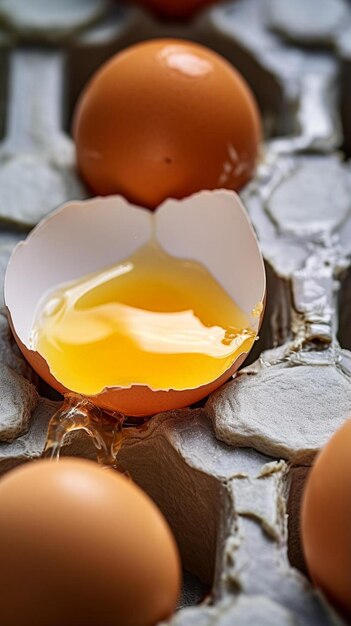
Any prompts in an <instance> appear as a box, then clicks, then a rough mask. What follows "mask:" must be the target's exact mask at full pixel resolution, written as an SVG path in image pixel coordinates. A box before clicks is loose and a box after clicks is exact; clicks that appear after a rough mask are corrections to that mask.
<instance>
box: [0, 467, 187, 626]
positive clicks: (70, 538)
mask: <svg viewBox="0 0 351 626" xmlns="http://www.w3.org/2000/svg"><path fill="white" fill-rule="evenodd" d="M0 509H1V516H0V537H1V568H0V606H1V623H2V624H3V625H4V626H34V625H35V626H63V625H64V624H66V625H73V624H74V625H76V626H154V624H156V623H158V622H159V621H160V620H163V619H165V618H167V617H168V616H169V615H170V614H171V613H172V612H173V611H174V609H175V606H176V602H177V598H178V594H179V588H180V561H179V556H178V551H177V548H176V544H175V541H174V539H173V536H172V534H171V531H170V529H169V527H168V525H167V523H166V521H165V519H164V518H163V516H162V514H161V513H160V511H159V510H158V509H157V507H156V505H155V504H154V503H153V502H152V501H151V500H150V499H149V497H148V496H146V494H144V493H143V492H142V491H141V490H140V489H139V487H137V486H136V485H135V484H134V483H133V482H132V481H130V480H128V479H127V478H125V477H124V476H122V475H120V474H118V473H117V472H114V471H113V470H104V469H102V468H101V467H99V466H98V465H96V464H95V463H92V462H90V461H82V460H78V459H63V460H60V462H59V463H56V462H53V461H49V460H41V461H36V462H31V463H29V464H26V465H23V466H21V467H20V468H18V469H15V470H14V471H12V472H10V473H8V474H7V475H6V476H5V477H4V478H2V479H1V481H0Z"/></svg>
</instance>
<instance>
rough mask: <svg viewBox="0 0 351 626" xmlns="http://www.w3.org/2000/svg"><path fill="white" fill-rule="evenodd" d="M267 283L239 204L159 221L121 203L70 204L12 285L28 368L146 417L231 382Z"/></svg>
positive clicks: (199, 204) (221, 200) (28, 250)
mask: <svg viewBox="0 0 351 626" xmlns="http://www.w3.org/2000/svg"><path fill="white" fill-rule="evenodd" d="M264 299H265V272H264V265H263V260H262V256H261V253H260V250H259V247H258V243H257V240H256V237H255V234H254V232H253V229H252V227H251V224H250V222H249V219H248V216H247V214H246V211H245V209H244V208H243V206H242V204H241V202H240V200H239V197H238V196H237V195H236V194H235V192H231V191H213V192H210V191H204V192H200V193H197V194H195V195H193V196H191V197H189V198H187V199H185V200H173V199H172V200H167V201H166V202H165V203H163V204H162V205H161V206H160V207H159V208H158V209H157V210H156V211H155V212H154V213H151V212H150V211H148V210H147V209H144V208H141V207H137V206H133V205H131V204H129V203H128V202H127V201H126V200H125V199H124V198H122V197H121V196H110V197H107V198H94V199H91V200H86V201H83V202H69V203H68V204H66V205H64V206H63V207H61V208H60V209H58V210H57V211H56V212H54V213H53V214H51V215H50V216H49V217H48V218H46V219H45V220H43V221H42V222H41V223H40V224H39V225H38V226H37V227H36V228H35V229H34V230H33V231H32V233H31V234H30V235H29V236H28V238H27V239H26V241H25V242H21V243H20V244H19V245H18V246H17V247H16V249H15V251H14V252H13V255H12V257H11V259H10V262H9V265H8V269H7V273H6V278H5V301H6V305H7V308H8V312H9V317H10V322H11V325H12V328H13V331H14V334H15V337H16V340H17V342H18V345H19V347H20V348H21V350H22V352H23V354H24V356H25V357H26V359H27V360H28V361H29V363H30V364H31V365H32V367H33V368H34V370H35V371H36V372H37V373H38V374H39V375H40V376H41V377H42V378H43V379H44V380H46V382H48V383H49V384H50V385H52V387H54V388H55V389H57V390H58V391H60V392H62V393H64V392H65V391H67V390H69V391H72V392H75V393H79V394H82V395H84V396H86V397H89V398H91V399H92V401H93V402H94V403H95V404H96V405H97V406H100V407H102V408H103V409H105V410H108V411H120V412H122V413H124V414H125V415H130V416H135V417H142V416H147V415H152V414H155V413H157V412H160V411H163V410H168V409H175V408H180V407H185V406H188V405H191V404H193V403H195V402H197V401H199V400H201V399H203V398H204V397H206V396H207V395H208V394H209V393H211V392H212V391H214V390H215V389H217V388H218V387H219V386H220V385H221V384H222V383H224V382H225V381H226V380H228V379H229V378H230V377H231V376H232V375H233V374H234V372H235V371H236V370H237V369H238V367H239V366H240V365H241V364H242V363H243V361H244V360H245V358H246V356H247V354H248V352H249V351H250V349H251V347H252V345H253V343H254V341H255V339H256V337H257V333H258V330H259V327H260V323H261V318H262V314H263V308H264Z"/></svg>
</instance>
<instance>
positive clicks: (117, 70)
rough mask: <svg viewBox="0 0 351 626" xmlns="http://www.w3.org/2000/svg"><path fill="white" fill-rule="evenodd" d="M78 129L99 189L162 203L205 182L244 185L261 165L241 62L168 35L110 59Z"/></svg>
mask: <svg viewBox="0 0 351 626" xmlns="http://www.w3.org/2000/svg"><path fill="white" fill-rule="evenodd" d="M73 134H74V138H75V142H76V148H77V162H78V166H79V169H80V171H81V173H82V175H83V177H84V178H85V180H86V182H87V183H88V185H89V186H90V187H91V188H92V190H93V191H94V192H95V193H96V194H101V195H109V194H116V193H120V194H122V195H123V196H124V197H125V198H127V199H128V200H129V201H131V202H134V203H135V204H139V205H141V206H146V207H149V208H155V207H156V206H158V205H159V204H160V203H161V202H163V201H164V200H166V199H167V198H170V197H172V198H184V197H186V196H189V195H190V194H192V193H194V192H196V191H200V190H202V189H218V188H223V187H224V188H227V189H234V190H237V189H240V187H242V186H243V185H244V184H245V183H246V182H247V181H248V180H249V179H250V178H251V176H252V174H253V172H254V169H255V165H256V160H257V154H258V149H259V145H260V141H261V123H260V116H259V112H258V109H257V106H256V102H255V99H254V96H253V94H252V93H251V90H250V88H249V86H248V85H247V84H246V82H245V80H244V78H243V77H242V76H241V75H240V74H239V72H237V71H236V70H235V69H234V67H232V66H231V65H230V64H229V63H228V62H227V61H226V60H225V59H223V58H222V57H220V56H219V55H218V54H216V53H215V52H213V51H212V50H209V49H208V48H205V47H204V46H200V45H198V44H195V43H192V42H188V41H181V40H172V39H170V40H155V41H148V42H146V43H145V42H144V43H141V44H138V45H135V46H132V47H130V48H128V49H126V50H123V52H121V53H119V54H117V55H116V56H114V57H113V58H112V59H110V60H109V61H108V62H107V63H105V64H104V65H103V66H102V67H101V68H100V69H99V70H98V71H97V73H96V74H95V75H94V76H93V78H92V79H91V81H90V82H89V83H88V85H87V86H86V88H85V89H84V91H83V93H82V95H81V97H80V99H79V102H78V104H77V107H76V111H75V115H74V124H73Z"/></svg>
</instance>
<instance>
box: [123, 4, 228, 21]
mask: <svg viewBox="0 0 351 626" xmlns="http://www.w3.org/2000/svg"><path fill="white" fill-rule="evenodd" d="M132 1H133V0H132ZM134 2H135V3H136V4H141V5H142V6H144V7H146V8H147V9H150V10H151V11H154V12H155V13H157V14H158V15H161V16H163V17H168V18H185V19H187V18H189V17H191V16H192V15H193V14H194V13H195V12H196V11H199V10H200V9H203V8H205V7H207V6H209V5H210V4H214V3H215V2H216V0H134Z"/></svg>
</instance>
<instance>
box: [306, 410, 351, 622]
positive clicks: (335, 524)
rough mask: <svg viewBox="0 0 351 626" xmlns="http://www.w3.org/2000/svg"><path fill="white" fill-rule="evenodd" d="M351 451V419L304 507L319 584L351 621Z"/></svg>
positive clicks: (327, 452) (326, 453)
mask: <svg viewBox="0 0 351 626" xmlns="http://www.w3.org/2000/svg"><path fill="white" fill-rule="evenodd" d="M350 451H351V420H349V421H347V422H346V423H345V424H344V425H343V426H342V427H341V428H340V429H339V430H338V431H337V432H336V433H335V434H334V435H333V437H332V438H331V439H330V441H329V442H328V443H327V445H326V446H325V448H323V450H322V451H321V453H320V454H319V456H318V457H317V459H316V461H315V463H314V465H313V468H312V470H311V472H310V474H309V478H308V480H307V485H306V489H305V493H304V498H303V506H302V539H303V547H304V552H305V557H306V561H307V565H308V569H309V571H310V574H311V576H312V578H313V580H314V582H315V584H316V585H317V586H318V587H320V588H321V589H322V590H323V592H324V593H325V594H326V596H327V597H328V598H329V600H331V601H332V602H333V603H335V605H336V606H337V607H339V608H340V609H341V610H343V611H344V612H345V613H347V614H348V615H349V616H350V617H351V454H350ZM348 623H349V622H348Z"/></svg>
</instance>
